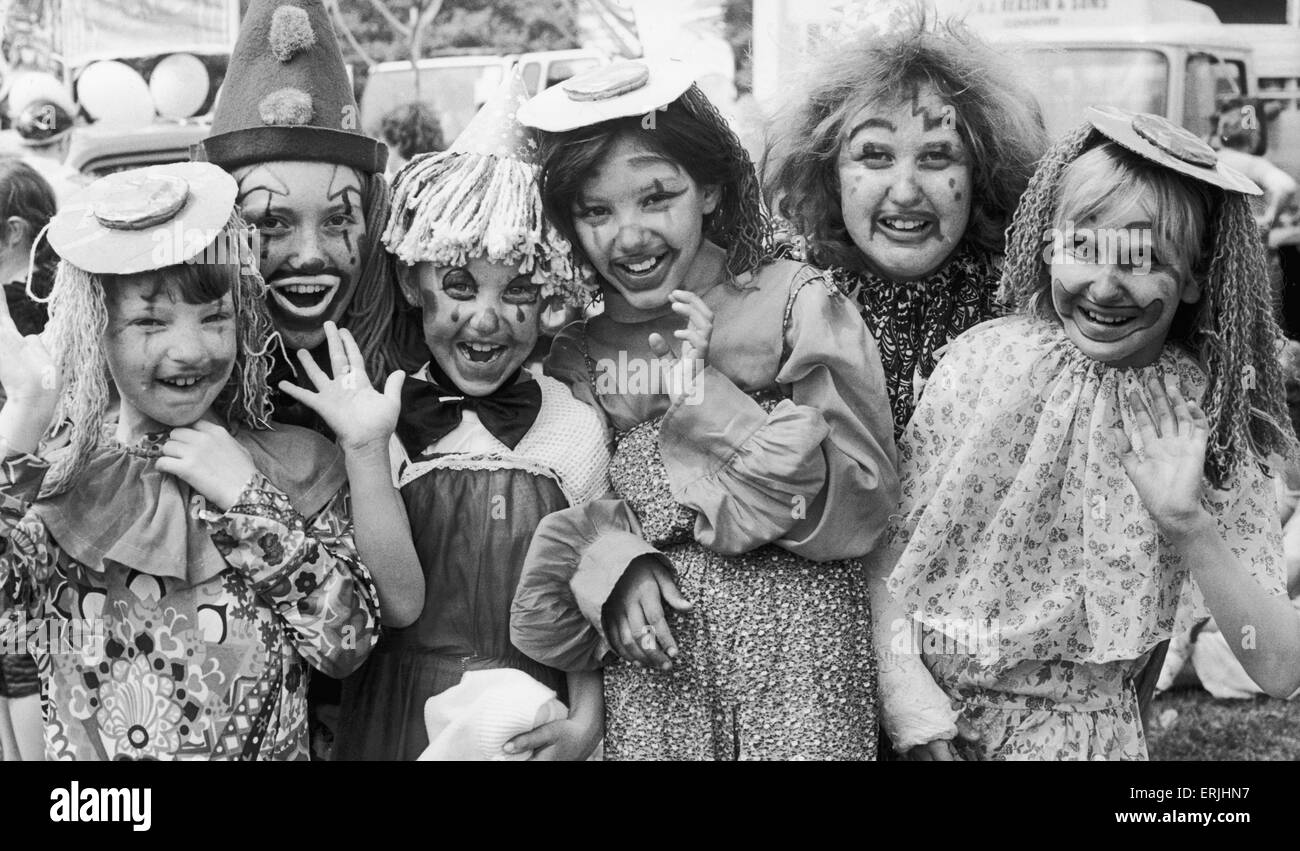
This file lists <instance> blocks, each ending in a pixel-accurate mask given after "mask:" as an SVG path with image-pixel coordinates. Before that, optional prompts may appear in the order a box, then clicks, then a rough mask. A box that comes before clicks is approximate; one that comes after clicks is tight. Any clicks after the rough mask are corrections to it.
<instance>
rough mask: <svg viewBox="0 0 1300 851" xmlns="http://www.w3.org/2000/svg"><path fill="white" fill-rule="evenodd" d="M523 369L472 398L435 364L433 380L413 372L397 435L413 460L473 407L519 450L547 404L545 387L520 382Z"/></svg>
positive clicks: (499, 437) (404, 391) (500, 437)
mask: <svg viewBox="0 0 1300 851" xmlns="http://www.w3.org/2000/svg"><path fill="white" fill-rule="evenodd" d="M521 372H522V370H520V371H519V372H516V373H515V374H514V375H513V376H511V377H510V378H509V379H507V380H506V382H505V383H504V384H502V385H501V386H500V387H499V388H497V389H496V390H495V391H494V392H492V393H489V394H488V395H487V396H469V395H467V394H465V393H463V392H462V391H461V390H460V388H458V387H457V386H456V385H455V383H454V382H453V381H452V380H451V379H450V378H448V377H447V376H446V374H445V373H443V372H442V370H440V369H438V365H437V364H436V363H433V362H430V363H429V376H430V377H431V378H432V379H433V381H432V382H429V381H422V380H421V379H418V378H411V377H409V376H408V377H407V379H406V383H405V384H404V385H402V412H401V414H400V415H399V416H398V418H397V439H398V440H400V441H402V446H404V447H406V452H407V454H408V455H410V456H411V457H412V458H414V457H416V456H418V455H421V454H422V453H423V452H424V450H425V449H427V448H428V447H429V446H430V445H431V444H434V443H437V442H438V441H439V440H441V439H442V438H444V437H446V436H447V435H448V434H450V433H451V432H452V431H454V430H455V428H456V427H457V426H458V425H460V421H461V414H462V412H464V411H466V410H471V411H473V412H474V413H475V414H476V415H477V416H478V419H479V422H481V423H482V424H483V427H484V428H486V429H487V430H488V433H489V434H491V435H492V436H493V437H495V438H496V439H497V440H499V441H501V442H502V443H504V444H505V445H506V446H509V447H510V448H511V449H514V448H515V446H517V445H518V444H519V441H520V440H522V439H523V437H524V435H525V434H528V430H529V429H530V428H532V427H533V423H534V422H536V421H537V412H538V411H539V410H541V407H542V388H541V387H539V386H538V384H537V382H536V381H533V380H531V379H529V380H527V381H520V380H519V376H520V373H521Z"/></svg>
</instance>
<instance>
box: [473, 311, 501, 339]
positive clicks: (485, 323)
mask: <svg viewBox="0 0 1300 851" xmlns="http://www.w3.org/2000/svg"><path fill="white" fill-rule="evenodd" d="M469 327H470V328H472V329H474V330H475V331H476V332H478V333H479V334H484V335H487V334H495V333H496V332H497V329H498V328H500V327H501V317H500V316H497V309H496V308H495V307H489V308H488V309H487V310H480V311H479V312H478V313H476V314H474V318H473V319H471V320H470V323H469Z"/></svg>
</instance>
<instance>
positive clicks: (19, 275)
mask: <svg viewBox="0 0 1300 851" xmlns="http://www.w3.org/2000/svg"><path fill="white" fill-rule="evenodd" d="M0 198H3V199H4V202H3V205H0V283H3V285H4V296H5V304H6V306H7V307H8V308H9V316H10V318H12V319H13V323H14V327H15V328H17V329H18V333H19V334H22V335H24V336H26V335H28V334H39V333H41V331H42V330H44V328H45V321H46V319H47V316H46V314H45V305H44V304H42V303H41V302H39V301H36V300H33V299H32V298H31V297H29V296H28V295H27V289H28V280H29V277H30V282H31V291H32V294H33V295H34V296H36V298H47V297H49V294H50V286H51V284H53V283H54V268H55V266H57V265H58V262H59V258H58V255H56V254H55V253H54V249H53V248H51V247H50V244H49V242H48V241H45V240H39V241H38V240H37V235H38V234H40V232H41V231H42V230H43V229H44V228H45V226H46V225H47V224H49V222H50V218H51V217H52V216H53V215H54V212H55V206H56V205H55V199H54V190H53V189H52V188H51V187H50V185H49V184H48V183H47V182H46V181H45V178H43V177H41V176H40V174H38V173H37V172H36V170H35V169H33V168H32V167H31V166H29V165H27V164H26V163H24V162H23V161H22V160H19V159H16V158H10V159H2V160H0ZM33 243H35V244H36V245H37V249H36V254H35V257H33V256H32V245H33ZM3 404H4V388H0V405H3ZM39 692H40V683H39V680H38V679H37V676H36V660H35V659H33V658H32V656H31V654H30V653H3V654H0V758H3V759H5V760H8V761H17V760H20V759H22V760H37V759H40V758H41V752H42V751H43V750H44V747H45V744H44V740H45V735H44V732H43V731H42V725H41V703H40V694H39Z"/></svg>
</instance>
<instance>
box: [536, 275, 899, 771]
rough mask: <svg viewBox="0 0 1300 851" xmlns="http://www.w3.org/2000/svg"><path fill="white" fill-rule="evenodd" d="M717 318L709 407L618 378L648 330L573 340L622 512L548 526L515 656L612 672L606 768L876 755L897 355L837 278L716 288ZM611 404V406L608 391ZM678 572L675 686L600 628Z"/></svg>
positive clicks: (893, 494) (572, 380)
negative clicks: (645, 569)
mask: <svg viewBox="0 0 1300 851" xmlns="http://www.w3.org/2000/svg"><path fill="white" fill-rule="evenodd" d="M697 292H699V293H700V295H701V297H702V298H703V299H704V301H705V303H706V304H707V305H708V306H709V307H710V309H712V311H713V316H714V323H713V336H712V338H711V340H710V346H709V366H708V367H707V368H706V369H705V370H704V371H703V372H702V373H701V375H700V378H699V380H700V394H699V397H698V400H697V401H701V402H702V404H692V403H691V402H690V401H689V400H687V399H684V400H679V401H678V402H675V403H672V404H670V403H669V399H668V397H667V396H666V395H658V394H652V393H647V392H641V393H638V392H633V391H632V390H631V389H626V390H622V391H620V390H619V389H618V387H617V384H616V382H609V381H605V380H603V377H604V376H605V375H608V373H609V372H612V371H614V370H615V369H617V368H618V364H619V363H622V362H626V360H627V357H626V355H625V354H623V355H620V352H626V349H624V348H621V347H622V346H624V345H626V341H635V340H644V339H645V338H646V334H647V326H646V325H645V324H641V323H639V322H638V321H636V320H635V319H634V318H633V317H627V318H623V317H618V316H612V315H608V314H607V315H606V316H605V317H603V318H602V320H601V322H600V325H599V326H597V320H590V321H589V322H588V323H575V324H574V325H571V326H569V328H567V329H566V330H565V331H564V332H562V333H561V335H560V337H559V338H557V340H556V343H555V345H554V346H553V347H552V349H551V355H550V358H549V359H548V361H547V370H548V371H549V372H551V373H552V374H554V375H556V377H559V378H561V379H563V380H565V381H566V383H568V384H569V386H570V387H571V388H572V389H573V392H574V395H575V396H579V397H580V398H585V399H587V400H590V402H591V404H592V405H593V406H595V407H596V408H597V410H599V411H600V412H601V413H602V415H603V416H604V417H606V418H607V419H608V420H609V422H610V424H611V426H612V429H613V431H614V432H615V435H616V449H615V453H614V457H613V459H612V461H611V463H610V480H611V483H612V485H613V488H614V492H615V495H616V496H617V497H619V498H617V499H604V500H596V501H594V502H591V503H588V504H586V505H583V506H580V507H575V508H570V509H566V510H565V511H560V512H556V513H555V514H552V515H550V516H549V517H547V518H545V519H544V520H543V521H542V522H541V524H540V525H539V526H538V531H537V535H536V537H535V538H534V540H533V544H532V547H531V548H530V549H529V552H528V558H527V561H526V562H525V565H524V573H523V576H522V577H521V578H520V582H519V590H518V591H517V592H516V595H515V602H514V608H513V611H512V617H511V638H512V640H513V641H514V643H515V645H516V646H517V647H519V648H520V649H521V650H523V651H524V652H525V653H527V654H528V655H530V656H532V657H533V658H534V659H537V660H538V661H541V662H544V663H546V664H548V665H551V666H553V667H556V668H559V669H562V670H584V669H591V668H597V667H601V666H602V665H604V666H605V671H604V677H605V703H606V712H605V715H606V737H605V756H606V758H607V759H681V760H685V759H691V760H724V759H725V760H732V759H859V760H861V759H874V757H875V754H876V713H875V658H874V653H873V649H872V644H871V613H870V606H869V598H868V592H867V587H866V577H865V574H864V572H863V569H862V565H861V563H860V562H859V561H858V560H857V558H858V557H859V556H861V555H863V554H865V553H866V552H868V551H869V550H870V549H871V548H872V546H873V545H874V543H875V542H876V540H877V539H878V537H879V535H880V534H881V533H882V532H883V531H884V527H885V524H886V523H887V518H888V516H889V514H890V513H891V512H892V511H893V510H894V508H895V505H896V498H897V491H896V479H895V473H894V461H893V447H892V434H891V431H892V429H891V428H890V420H889V410H888V404H887V399H886V396H885V392H884V380H883V376H882V375H881V370H880V363H879V359H878V357H877V356H876V354H875V345H874V343H873V342H872V340H871V336H870V335H869V334H868V333H867V329H866V327H865V326H864V325H863V324H862V321H861V320H860V319H859V317H858V316H857V313H856V311H855V310H854V308H853V305H852V303H851V302H850V301H849V300H848V299H847V298H846V297H845V296H844V294H843V293H841V292H840V291H839V290H838V289H837V288H836V287H835V286H834V285H833V284H832V283H831V282H830V280H829V277H828V276H827V275H825V274H824V273H820V272H817V271H816V270H814V269H812V268H811V267H807V266H802V265H800V264H795V263H790V262H780V263H775V264H772V265H769V266H766V267H764V268H763V269H762V270H760V271H759V272H758V273H757V274H756V275H754V276H753V277H752V278H751V279H748V280H734V279H730V278H725V279H720V280H718V281H716V282H714V283H713V285H712V286H704V287H701V288H699V289H698V290H697ZM607 388H608V389H607ZM641 557H652V558H657V559H660V560H661V562H662V563H663V564H665V565H666V566H669V567H670V568H671V569H672V570H673V575H674V577H675V580H676V582H677V583H678V586H679V588H680V589H681V591H682V593H683V594H685V595H686V596H687V597H688V598H689V599H691V600H692V601H693V602H694V604H695V605H694V607H693V609H692V610H691V611H689V612H669V613H668V615H667V622H668V624H669V625H670V628H671V629H672V631H673V635H674V637H675V640H676V641H677V644H678V648H679V651H680V652H679V656H678V657H677V660H676V661H675V663H674V667H673V669H672V670H671V671H651V670H646V669H641V668H637V667H636V666H634V665H632V664H630V663H627V662H625V661H622V660H619V659H618V658H617V657H616V656H613V655H612V654H610V653H609V650H610V645H609V642H608V640H607V638H606V636H605V635H604V634H603V630H602V625H601V612H602V608H603V606H604V603H605V601H606V600H607V599H608V597H609V595H610V593H611V592H612V590H613V588H614V586H615V585H616V584H617V582H618V580H619V578H620V577H621V576H622V574H623V572H624V571H625V570H626V569H627V567H628V565H630V564H631V563H632V562H633V561H634V560H636V559H637V558H641Z"/></svg>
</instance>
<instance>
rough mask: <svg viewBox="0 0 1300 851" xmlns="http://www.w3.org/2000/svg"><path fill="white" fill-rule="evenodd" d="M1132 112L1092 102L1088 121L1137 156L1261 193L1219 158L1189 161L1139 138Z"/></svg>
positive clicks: (1217, 183) (1209, 180)
mask: <svg viewBox="0 0 1300 851" xmlns="http://www.w3.org/2000/svg"><path fill="white" fill-rule="evenodd" d="M1133 115H1134V114H1133V113H1129V112H1124V111H1122V110H1118V109H1109V108H1108V109H1101V108H1098V107H1095V106H1094V107H1089V108H1088V121H1089V123H1091V124H1092V126H1093V127H1094V128H1095V129H1096V130H1097V132H1099V133H1101V134H1102V135H1103V136H1105V137H1106V138H1108V139H1110V140H1111V141H1112V142H1115V143H1117V144H1119V145H1122V146H1123V147H1125V148H1127V149H1128V150H1130V151H1132V152H1133V153H1135V154H1137V155H1138V156H1140V157H1143V158H1145V159H1148V160H1151V161H1152V162H1154V163H1156V164H1157V165H1160V166H1163V167H1165V168H1167V169H1170V170H1171V171H1176V172H1178V173H1179V174H1183V175H1186V176H1188V177H1191V178H1195V179H1196V180H1199V181H1201V182H1203V183H1208V184H1210V185H1211V186H1217V187H1219V188H1220V189H1226V190H1228V191H1229V192H1240V193H1241V194H1243V195H1263V194H1264V190H1263V189H1260V188H1259V186H1257V185H1256V184H1255V182H1254V181H1253V180H1251V179H1250V178H1249V177H1247V176H1246V175H1244V174H1242V173H1241V172H1239V171H1237V170H1236V169H1235V168H1232V167H1231V166H1228V165H1224V164H1223V163H1221V162H1219V163H1215V164H1214V165H1213V166H1201V165H1196V164H1194V163H1189V162H1187V161H1185V160H1181V159H1179V158H1178V157H1176V156H1174V155H1173V154H1171V153H1169V152H1168V151H1165V150H1164V149H1162V148H1160V147H1158V146H1156V145H1155V144H1153V143H1152V142H1150V141H1148V140H1147V139H1144V138H1142V137H1141V136H1140V135H1138V132H1137V130H1135V129H1134V128H1133Z"/></svg>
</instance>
